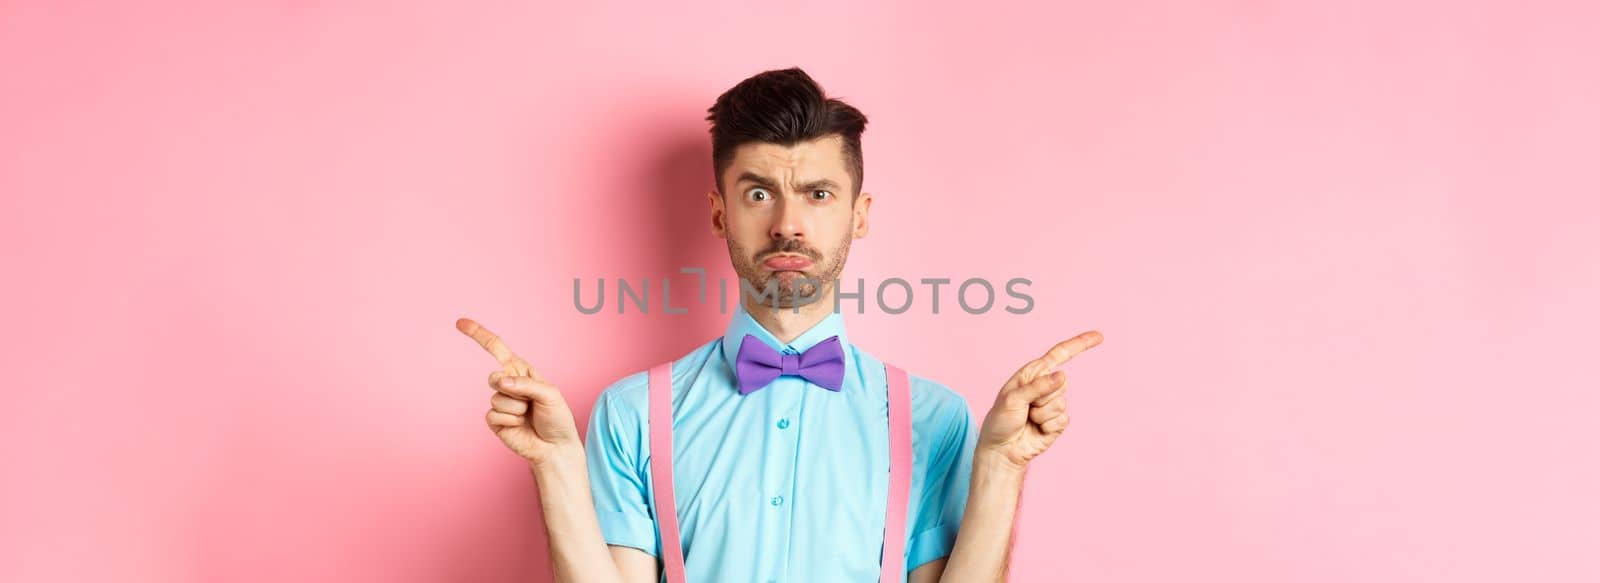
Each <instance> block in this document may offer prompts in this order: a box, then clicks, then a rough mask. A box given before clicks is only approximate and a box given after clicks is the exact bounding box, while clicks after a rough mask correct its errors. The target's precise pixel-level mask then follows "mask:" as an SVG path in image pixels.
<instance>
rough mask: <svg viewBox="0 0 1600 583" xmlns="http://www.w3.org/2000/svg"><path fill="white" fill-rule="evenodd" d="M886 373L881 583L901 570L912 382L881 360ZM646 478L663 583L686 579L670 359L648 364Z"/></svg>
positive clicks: (889, 582) (894, 581)
mask: <svg viewBox="0 0 1600 583" xmlns="http://www.w3.org/2000/svg"><path fill="white" fill-rule="evenodd" d="M883 366H884V369H885V372H886V373H888V376H889V510H888V514H887V515H886V516H885V517H884V533H883V557H882V560H881V561H880V562H881V564H882V565H883V571H882V572H881V573H880V574H879V576H878V580H879V581H880V582H881V583H899V582H900V581H901V579H902V577H903V576H904V574H905V560H906V559H905V547H906V505H907V504H908V503H909V502H910V500H911V383H910V381H909V380H908V378H907V376H906V371H904V370H901V369H899V368H897V367H895V366H894V365H892V364H888V363H884V365H883ZM650 480H651V481H652V482H654V485H653V486H654V489H653V490H652V493H653V495H654V497H655V508H656V524H657V525H658V526H659V527H660V529H661V555H662V563H663V565H665V567H664V568H665V571H666V576H667V583H686V582H685V581H684V572H683V541H682V540H681V539H679V532H678V508H677V502H676V499H674V498H673V493H672V363H670V362H668V363H663V364H659V365H656V366H655V367H653V368H651V369H650Z"/></svg>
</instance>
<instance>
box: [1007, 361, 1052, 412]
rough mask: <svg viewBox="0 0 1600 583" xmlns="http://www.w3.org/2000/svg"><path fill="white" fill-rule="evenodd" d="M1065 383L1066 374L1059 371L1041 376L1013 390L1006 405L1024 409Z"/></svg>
mask: <svg viewBox="0 0 1600 583" xmlns="http://www.w3.org/2000/svg"><path fill="white" fill-rule="evenodd" d="M1066 381H1067V373H1065V372H1063V371H1059V370H1058V371H1055V372H1052V373H1050V374H1047V375H1041V376H1039V377H1036V378H1034V379H1033V381H1032V382H1029V383H1028V384H1026V385H1022V386H1020V387H1017V388H1016V389H1015V390H1013V391H1012V392H1011V394H1010V395H1009V396H1008V397H1007V398H1006V404H1007V405H1010V406H1011V407H1013V408H1019V409H1020V408H1026V407H1027V406H1028V405H1030V404H1032V403H1033V402H1034V401H1037V400H1039V399H1040V398H1042V397H1044V396H1045V395H1048V394H1050V391H1054V390H1056V389H1058V388H1060V387H1061V385H1062V384H1063V383H1065V382H1066Z"/></svg>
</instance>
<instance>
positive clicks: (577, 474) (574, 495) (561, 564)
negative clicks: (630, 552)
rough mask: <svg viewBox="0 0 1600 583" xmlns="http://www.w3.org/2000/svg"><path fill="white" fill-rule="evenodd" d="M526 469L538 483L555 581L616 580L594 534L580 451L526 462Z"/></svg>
mask: <svg viewBox="0 0 1600 583" xmlns="http://www.w3.org/2000/svg"><path fill="white" fill-rule="evenodd" d="M530 470H531V471H532V473H533V477H534V480H535V481H536V482H538V485H539V506H540V508H541V509H542V510H543V511H544V524H545V533H546V535H547V537H546V538H547V539H548V540H549V542H550V563H551V570H552V571H553V572H554V573H555V580H556V581H557V582H558V583H572V582H576V581H583V582H584V583H588V582H590V581H599V582H607V583H609V582H616V583H621V581H622V574H621V573H620V572H618V570H617V565H616V563H614V562H612V559H611V553H610V551H609V550H608V549H607V548H606V542H605V538H604V537H603V536H602V535H601V534H600V521H599V519H598V518H596V517H595V511H594V499H593V498H592V497H591V494H590V492H589V471H588V465H587V462H586V461H585V459H584V455H583V449H582V448H577V449H576V450H574V451H572V452H568V453H566V454H564V455H557V456H554V457H553V458H552V459H550V460H549V461H547V462H546V463H544V464H542V465H531V466H530Z"/></svg>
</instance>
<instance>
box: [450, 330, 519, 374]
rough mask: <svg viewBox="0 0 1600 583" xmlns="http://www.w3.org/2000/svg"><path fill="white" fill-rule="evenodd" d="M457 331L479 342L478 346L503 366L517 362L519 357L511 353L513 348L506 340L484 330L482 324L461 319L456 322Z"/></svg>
mask: <svg viewBox="0 0 1600 583" xmlns="http://www.w3.org/2000/svg"><path fill="white" fill-rule="evenodd" d="M456 329H457V330H460V331H461V333H462V334H466V335H467V336H471V337H472V339H473V340H476V341H478V345H479V346H482V347H483V349H484V350H487V351H489V354H491V355H493V356H494V359H495V361H497V362H499V363H500V365H501V366H505V365H509V364H512V363H513V362H515V361H516V359H517V355H516V353H514V352H511V347H509V346H506V343H505V341H504V340H501V339H500V337H499V336H496V335H495V333H494V332H490V331H489V329H488V328H484V327H483V325H482V324H479V323H477V322H474V321H472V320H471V319H469V318H461V319H458V320H456Z"/></svg>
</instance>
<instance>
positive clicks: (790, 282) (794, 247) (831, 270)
mask: <svg viewBox="0 0 1600 583" xmlns="http://www.w3.org/2000/svg"><path fill="white" fill-rule="evenodd" d="M850 240H851V237H850V235H849V234H848V233H846V234H845V237H844V240H842V241H840V242H839V243H838V245H837V246H835V247H834V248H833V250H832V251H833V252H832V253H828V254H827V255H826V256H824V255H823V254H822V253H821V252H819V251H817V250H816V249H813V248H811V247H810V246H809V245H806V244H805V241H802V240H800V239H783V240H780V241H777V242H774V243H773V245H771V246H770V247H768V248H767V249H764V250H762V251H761V252H760V253H751V252H750V251H749V250H747V249H745V248H744V246H742V245H740V244H738V243H737V242H735V241H734V240H733V238H732V237H730V238H728V257H729V258H731V259H732V260H733V271H734V272H735V273H736V274H738V276H739V279H740V281H741V282H749V285H750V287H751V288H752V289H754V290H755V292H756V293H758V294H759V293H762V292H763V291H764V290H766V289H767V286H768V285H771V282H772V280H773V279H774V278H775V277H776V276H777V273H775V272H772V271H770V270H768V269H767V268H766V267H765V266H763V265H761V262H762V261H764V260H766V259H767V258H768V257H771V256H773V255H776V254H778V253H795V254H799V255H804V256H806V257H809V258H810V259H811V262H812V264H811V269H809V270H806V271H802V272H801V275H802V277H777V278H776V279H777V285H776V286H774V287H775V289H776V293H777V295H778V307H779V308H794V307H795V305H796V304H805V303H809V302H815V301H817V300H820V299H821V295H820V294H821V292H823V291H825V290H828V289H830V288H831V287H832V286H834V285H835V284H836V282H838V281H839V275H840V274H842V273H844V261H845V259H846V258H847V257H849V255H850ZM806 280H811V281H806ZM796 284H799V290H798V292H799V293H798V294H797V293H796V289H795V287H796ZM739 289H740V292H741V294H740V296H741V298H742V297H743V293H742V292H743V291H744V284H743V283H741V284H740V288H739ZM797 299H798V300H800V301H796V300H797ZM761 303H762V304H763V305H769V306H770V305H772V302H771V299H770V298H768V299H767V300H765V301H763V302H761Z"/></svg>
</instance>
